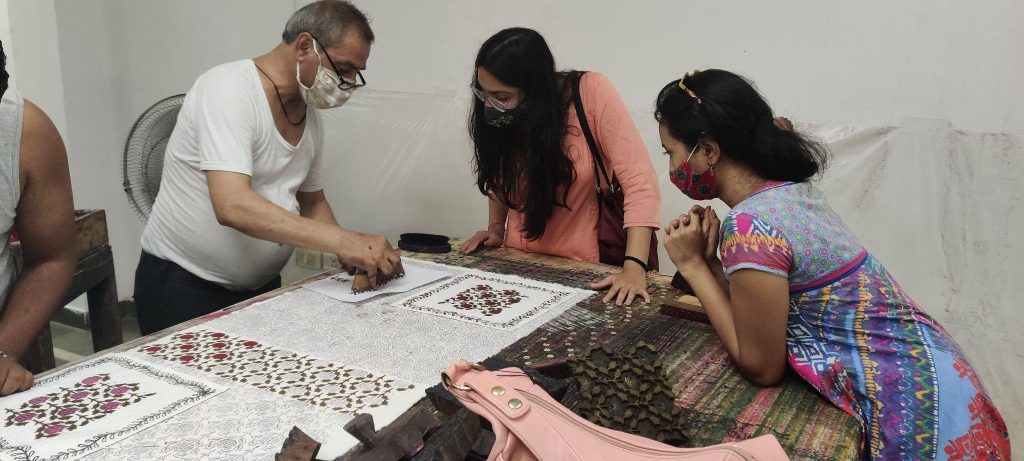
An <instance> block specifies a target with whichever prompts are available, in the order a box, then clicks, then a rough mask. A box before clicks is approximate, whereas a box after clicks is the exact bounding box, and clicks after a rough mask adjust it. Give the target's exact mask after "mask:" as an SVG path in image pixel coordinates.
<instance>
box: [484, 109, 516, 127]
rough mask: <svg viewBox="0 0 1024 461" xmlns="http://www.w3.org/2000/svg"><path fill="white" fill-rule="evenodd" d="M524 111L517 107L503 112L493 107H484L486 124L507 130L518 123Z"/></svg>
mask: <svg viewBox="0 0 1024 461" xmlns="http://www.w3.org/2000/svg"><path fill="white" fill-rule="evenodd" d="M520 114H522V110H520V108H518V107H516V108H515V109H509V110H506V111H505V112H502V111H500V110H498V109H495V108H493V107H484V122H485V123H487V124H488V125H490V126H493V127H495V128H507V127H509V126H512V125H513V124H514V123H516V121H517V120H519V118H520Z"/></svg>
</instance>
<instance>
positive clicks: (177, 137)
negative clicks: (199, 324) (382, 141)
mask: <svg viewBox="0 0 1024 461" xmlns="http://www.w3.org/2000/svg"><path fill="white" fill-rule="evenodd" d="M372 42H373V32H372V31H371V29H370V26H369V23H368V21H367V19H366V17H365V16H364V15H363V13H362V12H360V11H359V10H358V9H356V8H355V7H354V6H352V5H351V4H349V3H348V2H343V1H337V0H323V1H319V2H315V3H312V4H309V5H307V6H305V7H303V8H302V9H300V10H298V11H296V12H295V14H294V15H292V17H291V19H289V21H288V23H287V25H286V26H285V30H284V33H283V34H282V43H281V44H279V45H278V46H277V47H275V48H274V49H273V50H271V51H270V52H269V53H267V54H264V55H262V56H259V57H257V58H255V59H244V60H241V61H235V62H230V63H227V64H223V65H220V66H217V67H214V68H213V69H210V70H209V71H207V72H206V73H204V74H203V75H201V76H200V77H199V78H198V79H197V80H196V82H195V84H194V85H193V86H192V89H190V90H189V92H188V94H187V95H186V97H185V103H184V105H183V106H182V108H181V112H180V114H179V115H178V123H177V125H176V126H175V129H174V132H173V133H172V135H171V138H170V141H169V142H168V144H167V153H166V158H165V160H164V173H163V180H162V182H161V186H160V193H159V194H158V195H157V199H156V203H155V204H154V205H153V211H152V213H151V214H150V216H149V222H148V223H147V224H146V229H145V231H144V232H143V234H142V259H141V260H140V262H139V267H138V269H137V270H136V274H135V304H136V308H137V310H138V315H139V325H140V327H141V330H142V333H143V334H148V333H152V332H155V331H159V330H161V329H164V328H166V327H169V326H172V325H175V324H177V323H180V322H183V321H185V320H189V319H191V318H195V317H198V316H200V315H203V314H206V313H209V312H212V311H214V310H217V309H220V308H223V307H226V306H229V305H231V304H234V303H237V302H239V301H242V300H244V299H247V298H250V297H253V296H256V295H258V294H260V293H263V292H266V291H269V290H272V289H274V288H277V287H279V286H280V283H281V282H280V276H279V273H280V271H281V269H282V268H283V267H284V265H285V264H286V263H287V261H288V258H289V257H290V255H291V253H292V248H293V246H300V247H304V248H310V249H314V250H319V251H325V252H331V253H334V254H337V255H338V257H339V259H340V260H341V261H342V262H343V263H344V264H346V265H349V266H352V267H358V268H361V269H364V270H366V271H367V272H368V273H369V274H371V275H375V274H377V271H378V269H379V270H380V271H382V272H383V273H384V274H390V273H391V271H392V268H393V265H394V264H396V263H397V262H398V261H399V255H398V253H397V252H396V251H395V250H393V249H392V248H391V245H390V244H389V243H388V242H387V240H386V239H385V238H384V237H383V236H379V235H367V234H361V233H358V232H354V231H351V230H347V229H343V228H341V227H339V226H338V223H337V221H336V219H335V217H334V213H333V212H332V210H331V207H330V205H329V204H328V203H327V200H326V198H325V196H324V191H323V179H322V178H321V174H320V171H321V167H320V165H321V164H322V162H323V155H324V152H323V142H324V134H323V125H322V123H321V120H320V115H319V114H318V113H317V109H327V108H332V107H338V106H340V105H342V104H343V103H344V102H345V101H346V100H347V99H348V97H349V96H351V94H352V92H353V91H354V90H355V89H356V88H358V87H360V86H363V85H364V84H365V83H364V80H363V79H362V74H361V73H360V71H361V70H364V69H365V68H366V61H367V59H368V57H369V54H370V44H371V43H372Z"/></svg>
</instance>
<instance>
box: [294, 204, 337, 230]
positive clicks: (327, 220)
mask: <svg viewBox="0 0 1024 461" xmlns="http://www.w3.org/2000/svg"><path fill="white" fill-rule="evenodd" d="M299 215H300V216H302V217H304V218H309V219H312V220H314V221H318V222H322V223H324V224H332V225H335V226H337V225H338V219H337V218H336V217H335V216H334V210H333V209H331V205H330V204H329V203H327V200H318V201H315V202H313V203H302V202H299Z"/></svg>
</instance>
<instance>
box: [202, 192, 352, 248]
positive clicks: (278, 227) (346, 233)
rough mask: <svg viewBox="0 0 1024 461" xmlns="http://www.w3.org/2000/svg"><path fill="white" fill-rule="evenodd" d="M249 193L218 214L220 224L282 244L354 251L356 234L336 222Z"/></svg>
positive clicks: (251, 235)
mask: <svg viewBox="0 0 1024 461" xmlns="http://www.w3.org/2000/svg"><path fill="white" fill-rule="evenodd" d="M251 194H252V195H251V196H249V197H247V198H244V199H242V200H238V201H237V202H235V203H233V204H231V205H229V206H228V207H227V209H226V210H223V211H222V213H218V218H219V219H220V221H221V223H222V224H224V225H226V226H230V227H232V228H234V229H235V230H238V231H239V232H242V233H243V234H246V235H248V236H250V237H254V238H258V239H260V240H268V241H271V242H275V243H279V244H282V245H291V246H296V247H302V248H308V249H311V250H316V251H324V252H330V253H334V254H348V253H349V252H351V251H354V250H355V247H356V245H357V244H358V241H357V240H358V233H356V232H353V231H350V230H346V229H342V228H340V227H338V225H337V224H333V223H327V222H323V221H321V220H315V219H311V218H308V217H304V216H300V215H296V214H294V213H291V212H289V211H287V210H285V209H284V208H281V207H279V206H277V205H275V204H273V203H271V202H270V201H269V200H267V199H265V198H263V197H262V196H260V195H259V194H256V193H255V192H251ZM322 213H323V212H320V214H322Z"/></svg>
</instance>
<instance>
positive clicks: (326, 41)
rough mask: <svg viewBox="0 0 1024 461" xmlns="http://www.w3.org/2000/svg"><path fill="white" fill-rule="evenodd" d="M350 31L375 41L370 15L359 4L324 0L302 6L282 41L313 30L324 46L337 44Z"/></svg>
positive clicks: (369, 40) (283, 35)
mask: <svg viewBox="0 0 1024 461" xmlns="http://www.w3.org/2000/svg"><path fill="white" fill-rule="evenodd" d="M350 30H354V31H356V32H357V33H359V35H360V36H362V38H363V40H366V43H373V30H372V29H370V21H369V20H368V19H366V15H365V14H363V12H362V11H359V8H356V7H355V5H352V4H351V3H349V2H346V1H341V0H320V1H318V2H313V3H310V4H309V5H306V6H304V7H302V8H299V10H298V11H296V12H295V13H294V14H292V17H291V19H289V20H288V24H285V26H284V32H283V33H281V40H283V41H284V42H285V43H288V44H291V43H293V42H295V40H296V39H297V38H299V34H301V33H303V32H309V33H310V34H311V35H312V36H313V37H316V39H317V40H319V41H320V43H321V44H323V46H334V45H337V44H338V42H340V41H341V39H342V38H344V37H345V34H346V33H348V32H349V31H350Z"/></svg>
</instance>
